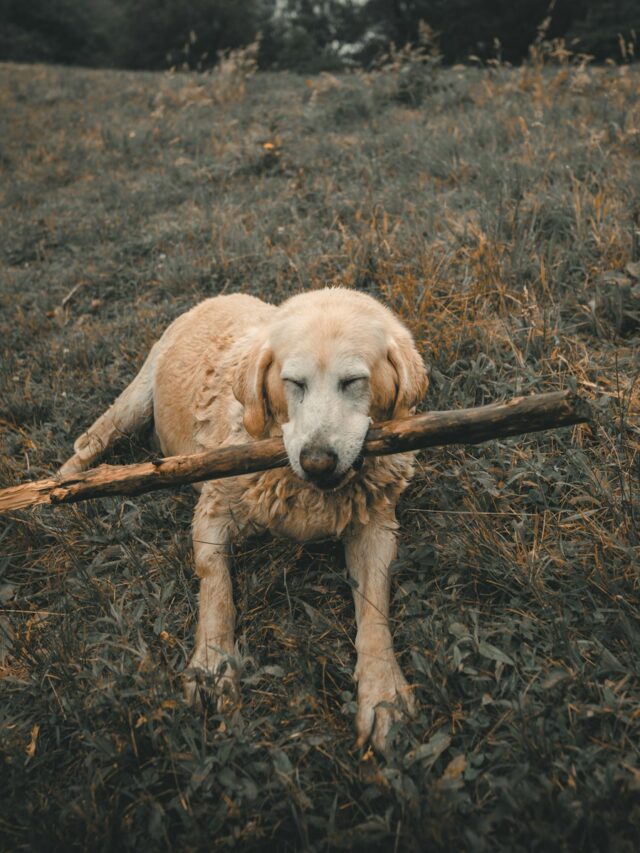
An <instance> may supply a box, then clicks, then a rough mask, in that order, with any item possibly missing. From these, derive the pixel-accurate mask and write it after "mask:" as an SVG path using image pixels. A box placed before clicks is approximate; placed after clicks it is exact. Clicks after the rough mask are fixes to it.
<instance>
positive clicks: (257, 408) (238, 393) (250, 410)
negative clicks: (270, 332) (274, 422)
mask: <svg viewBox="0 0 640 853" xmlns="http://www.w3.org/2000/svg"><path fill="white" fill-rule="evenodd" d="M272 362H273V351H272V349H271V347H270V346H269V344H268V343H267V342H266V341H263V340H260V341H257V342H256V343H255V344H254V345H253V346H250V347H248V348H247V350H246V351H245V353H244V355H243V356H242V358H241V359H240V361H239V363H238V365H237V367H236V371H235V375H234V377H233V383H232V386H231V387H232V390H233V394H234V396H235V398H236V400H238V401H239V402H240V403H242V405H243V406H244V417H243V419H242V420H243V424H244V428H245V429H246V431H247V432H248V433H249V435H252V436H253V437H254V438H260V437H261V436H263V435H264V434H265V432H266V429H267V423H268V420H269V418H270V412H269V403H268V396H267V372H268V370H269V368H270V366H271V364H272Z"/></svg>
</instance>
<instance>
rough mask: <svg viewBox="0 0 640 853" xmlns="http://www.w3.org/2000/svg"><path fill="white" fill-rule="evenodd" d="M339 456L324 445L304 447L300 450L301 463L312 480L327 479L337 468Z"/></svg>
mask: <svg viewBox="0 0 640 853" xmlns="http://www.w3.org/2000/svg"><path fill="white" fill-rule="evenodd" d="M337 464H338V456H337V454H336V453H334V452H333V450H329V449H328V448H324V447H313V448H310V447H304V448H303V449H302V450H301V451H300V465H301V466H302V470H303V471H304V472H305V474H308V475H309V477H310V478H311V479H312V480H326V479H329V478H330V477H331V475H332V474H333V473H334V471H335V470H336V466H337Z"/></svg>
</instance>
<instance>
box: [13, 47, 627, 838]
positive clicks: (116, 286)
mask: <svg viewBox="0 0 640 853" xmlns="http://www.w3.org/2000/svg"><path fill="white" fill-rule="evenodd" d="M250 72H251V67H250V66H249V65H242V63H240V62H238V63H237V66H234V65H233V63H231V64H230V65H227V66H226V69H225V72H224V73H218V74H213V75H209V76H196V75H185V74H172V75H163V74H132V73H124V72H107V71H85V70H78V69H75V70H71V69H64V68H47V67H44V66H18V65H3V66H0V81H1V82H0V102H1V103H0V122H1V125H2V128H1V132H0V168H1V169H2V181H1V183H0V194H1V198H2V209H1V213H0V216H1V217H2V219H1V231H0V235H1V236H0V263H1V264H2V266H1V268H0V269H1V272H0V352H1V361H0V486H3V485H13V484H15V483H18V482H20V481H23V480H25V479H28V478H39V477H42V476H44V475H46V474H49V473H50V472H51V471H53V470H55V468H56V466H57V465H59V464H60V463H61V462H62V461H63V460H64V459H65V458H66V457H67V456H68V455H69V453H70V451H71V446H72V441H73V439H74V438H75V437H76V436H77V435H78V434H79V433H80V432H81V431H82V430H83V428H85V427H86V426H87V425H88V424H89V423H91V421H92V420H93V419H94V418H95V417H96V416H97V415H98V414H99V413H100V412H102V411H103V410H104V408H105V407H106V406H107V405H108V404H109V403H110V402H111V401H112V400H113V398H114V397H115V396H116V395H117V394H118V393H119V392H120V391H121V390H122V388H123V387H124V386H125V385H126V384H127V382H128V381H129V380H130V379H131V378H132V377H133V375H134V374H135V372H136V370H137V369H138V367H139V366H140V365H141V363H142V360H143V359H144V356H145V353H146V351H147V350H148V348H149V346H150V344H151V343H152V342H153V341H154V339H155V338H156V337H157V336H158V334H159V333H160V332H161V330H162V329H163V327H164V326H165V325H166V324H167V322H168V321H169V320H171V319H172V318H174V317H175V316H177V315H178V314H179V313H180V312H182V311H183V310H185V309H186V308H188V307H189V306H191V305H193V304H194V303H195V302H196V301H198V300H200V299H202V298H203V297H207V296H211V295H213V294H217V293H230V292H234V291H243V292H247V293H252V294H255V295H258V296H260V297H262V298H265V299H269V300H273V301H279V300H282V299H283V298H285V297H286V296H288V295H289V294H291V293H294V292H297V291H299V290H300V289H307V288H313V287H318V286H323V285H325V284H342V285H346V286H350V287H355V288H358V289H361V290H363V291H366V292H368V293H372V294H374V295H376V296H378V297H380V298H382V299H384V300H386V301H387V302H388V304H390V305H391V306H393V307H394V308H395V309H396V310H397V311H398V312H399V313H400V314H401V316H402V317H403V318H404V319H405V321H406V322H407V323H408V325H409V326H410V327H411V329H412V330H413V332H414V334H415V336H416V339H417V341H418V343H419V346H420V348H421V351H422V352H423V353H424V356H425V359H426V361H427V362H428V364H429V365H430V368H431V386H430V390H429V393H428V396H427V398H426V399H425V402H424V408H425V409H446V408H457V407H461V406H472V405H479V404H482V403H484V402H489V401H492V400H500V399H507V398H509V397H510V396H513V395H516V394H523V393H524V394H528V393H533V392H540V391H546V390H552V389H561V388H573V389H577V390H578V391H579V392H581V393H582V394H584V395H585V396H586V397H588V398H589V399H591V400H592V402H593V405H594V410H595V412H596V421H595V423H594V426H593V427H592V428H588V427H586V426H584V427H583V426H581V427H575V428H571V429H569V428H565V429H560V430H556V431H550V432H548V433H544V434H535V435H527V436H523V437H520V438H513V439H509V440H503V441H493V442H488V443H486V444H484V445H482V446H479V447H473V448H464V449H463V448H447V449H434V450H430V451H428V452H424V453H422V454H420V456H419V464H418V473H417V476H416V478H415V480H414V481H413V483H412V485H411V487H410V489H409V490H408V491H407V492H406V494H405V496H404V498H403V500H402V503H401V506H400V508H399V520H400V524H401V528H400V535H399V542H400V547H399V556H398V560H397V562H396V563H395V567H394V584H393V599H392V624H393V628H394V634H395V644H396V648H397V649H398V650H399V652H400V658H401V662H402V666H403V669H404V671H405V673H406V675H407V677H408V680H409V681H410V682H411V683H412V684H413V685H414V688H415V695H416V698H417V700H418V701H419V704H420V712H419V714H418V716H417V718H416V719H415V720H414V721H412V722H411V723H409V724H408V725H406V726H404V727H400V728H399V730H398V732H397V735H396V740H395V747H394V749H393V751H392V753H391V755H390V756H389V758H388V760H386V761H385V760H382V759H379V758H377V757H376V756H375V755H373V754H372V753H371V752H365V753H364V754H363V753H362V752H361V751H359V750H357V749H356V748H355V746H354V740H355V738H354V726H353V723H354V714H355V689H354V683H353V680H352V671H353V667H354V663H355V653H354V648H353V642H354V619H353V610H352V602H351V596H350V589H349V585H348V583H347V580H346V577H345V572H344V565H343V560H342V555H341V552H340V548H339V547H338V546H337V545H336V544H335V543H326V544H322V545H319V546H313V547H303V546H296V545H291V544H286V543H280V542H275V543H274V542H271V541H268V540H261V541H258V542H255V543H253V544H252V545H251V547H249V548H248V549H246V550H243V551H242V552H239V553H237V554H236V555H235V560H234V565H235V573H234V585H235V596H236V601H237V605H238V649H239V654H240V655H241V657H242V662H243V671H242V675H241V683H242V696H243V699H242V705H241V707H239V708H238V709H237V710H236V711H235V712H234V713H233V714H231V715H230V716H226V717H222V716H219V715H218V714H217V713H214V712H213V711H212V710H209V711H208V713H206V714H205V715H204V716H201V715H199V714H197V713H194V711H193V710H192V709H191V708H189V707H187V706H186V705H185V704H184V703H183V701H182V698H181V697H182V693H181V672H182V670H183V668H184V666H185V664H186V661H187V659H188V656H189V652H190V648H191V643H192V638H193V632H194V626H195V612H196V595H197V581H196V578H195V577H194V574H193V565H192V556H191V548H190V541H189V523H190V517H191V512H192V509H193V505H194V496H193V494H192V491H191V490H190V489H189V488H183V489H181V490H178V491H175V492H159V493H155V494H150V495H145V496H142V497H139V498H135V499H109V500H106V499H105V500H96V501H92V502H88V503H85V504H78V505H76V506H72V507H60V508H49V507H43V508H39V509H37V510H34V511H31V512H28V511H24V512H20V513H15V514H14V515H12V516H9V517H5V518H3V519H2V522H1V525H0V603H1V607H2V611H1V613H0V664H1V668H0V676H1V677H0V693H1V695H2V702H1V704H0V749H1V756H0V760H1V761H2V767H1V770H0V847H2V848H3V849H11V850H23V849H32V850H43V851H44V850H46V851H52V850H65V851H68V850H76V849H92V850H112V849H113V850H115V849H117V850H126V849H141V848H144V849H150V850H151V849H158V850H161V849H180V850H205V849H206V850H211V849H215V850H217V849H226V848H228V847H236V848H237V849H241V850H283V851H284V850H318V851H320V850H323V851H324V850H333V849H356V850H357V849H363V850H364V849H366V850H378V849H379V850H409V851H417V850H427V849H428V850H434V851H447V850H477V851H485V850H486V851H491V853H494V852H495V851H525V850H541V851H555V850H580V851H588V850H598V851H605V850H610V851H616V853H618V851H632V850H634V851H635V850H637V849H639V847H640V805H639V803H640V755H639V744H640V710H639V709H640V681H639V680H638V674H639V670H640V654H639V653H640V624H639V621H638V600H639V595H638V591H639V583H640V571H639V563H640V560H639V559H638V558H639V553H638V511H639V505H638V482H639V458H640V456H639V452H640V430H639V427H638V419H637V418H638V410H639V403H640V392H639V385H640V383H639V382H638V373H639V365H640V359H639V344H640V289H639V277H640V263H639V261H640V231H639V229H640V205H639V202H638V199H639V198H640V100H639V97H638V96H639V94H640V71H639V70H638V69H636V68H634V67H633V66H615V65H609V66H605V67H601V68H595V67H589V66H588V65H584V63H581V62H580V61H578V60H574V59H572V58H571V57H570V56H567V55H563V54H559V55H558V54H556V55H555V56H545V55H544V53H543V52H538V53H537V54H534V55H533V57H532V59H531V61H530V62H529V63H528V64H526V65H524V66H523V67H522V68H519V69H512V68H508V67H502V66H499V65H494V66H492V67H490V68H475V67H466V68H462V67H460V68H454V69H447V70H443V69H438V68H437V67H435V66H433V65H427V66H424V65H421V64H420V62H419V61H418V59H416V58H415V57H413V58H412V56H411V55H410V54H409V55H405V56H404V57H401V58H397V60H396V61H394V62H392V63H390V64H389V65H388V66H387V67H386V68H384V69H381V70H378V71H375V72H371V73H369V74H363V73H354V74H347V75H343V76H340V77H332V76H330V75H321V76H320V77H316V78H313V79H308V80H307V79H304V78H301V77H295V76H292V75H287V74H284V73H283V74H257V75H254V76H252V75H251V73H250ZM152 452H153V450H152V448H151V445H150V444H149V442H148V439H147V437H145V436H142V437H141V438H140V439H139V440H137V441H131V442H125V443H124V444H123V445H122V446H121V447H120V448H119V449H118V451H117V452H116V453H114V454H113V455H112V456H111V461H124V462H128V461H134V460H139V459H144V458H148V457H149V456H150V454H151V453H152Z"/></svg>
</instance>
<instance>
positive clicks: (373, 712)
mask: <svg viewBox="0 0 640 853" xmlns="http://www.w3.org/2000/svg"><path fill="white" fill-rule="evenodd" d="M415 713H416V702H415V699H414V697H413V693H412V691H411V687H410V686H409V685H408V684H407V682H406V679H405V677H404V675H403V674H402V672H401V671H400V667H399V666H398V664H397V663H396V662H395V660H393V661H388V660H387V661H385V660H379V661H372V662H370V663H368V664H367V666H366V667H365V668H361V669H360V672H359V673H358V712H357V714H356V731H357V733H358V740H357V746H364V744H365V743H366V742H367V741H368V740H371V743H372V745H373V747H374V749H375V750H377V752H379V753H382V754H383V755H384V754H385V753H386V752H387V750H388V747H389V744H388V738H389V730H390V729H391V726H392V725H393V723H395V722H398V721H401V720H403V719H406V717H407V716H410V717H413V716H414V715H415Z"/></svg>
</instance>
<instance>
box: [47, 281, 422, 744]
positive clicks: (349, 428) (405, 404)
mask: <svg viewBox="0 0 640 853" xmlns="http://www.w3.org/2000/svg"><path fill="white" fill-rule="evenodd" d="M426 384H427V382H426V373H425V370H424V366H423V364H422V361H421V359H420V357H419V356H418V353H417V352H416V349H415V346H414V343H413V340H412V338H411V336H410V334H409V332H408V331H407V330H406V329H405V327H404V326H403V325H402V324H401V323H400V322H399V321H398V319H397V318H396V317H395V316H394V315H393V314H392V313H391V312H390V311H389V310H388V309H386V308H385V307H383V306H382V305H381V304H380V303H379V302H377V301H376V300H374V299H372V298H371V297H369V296H366V295H364V294H361V293H357V292H356V291H351V290H346V289H342V288H334V289H326V290H319V291H313V292H310V293H304V294H301V295H298V296H294V297H292V298H291V299H289V300H288V301H286V302H285V303H283V304H282V305H281V306H279V307H275V306H273V305H269V304H267V303H265V302H262V301H261V300H259V299H256V298H254V297H252V296H246V295H241V294H236V295H232V296H219V297H215V298H213V299H208V300H206V301H204V302H202V303H200V304H199V305H197V306H196V307H195V308H193V309H192V310H191V311H189V312H187V313H186V314H183V315H182V316H181V317H178V319H177V320H175V321H174V322H173V323H172V324H171V325H170V326H169V327H168V329H167V330H166V331H165V333H164V335H163V336H162V338H161V339H160V340H159V341H158V342H157V343H156V344H155V345H154V347H153V348H152V350H151V352H150V353H149V356H148V358H147V360H146V362H145V363H144V365H143V367H142V369H141V371H140V373H139V374H138V376H137V377H136V378H135V379H134V380H133V382H132V383H131V384H130V385H129V386H128V388H126V389H125V391H124V392H123V393H122V394H121V395H120V397H118V399H117V400H116V402H115V403H114V404H113V405H112V406H111V408H109V409H108V410H107V411H106V412H105V413H104V414H103V415H102V416H101V417H100V418H98V420H97V421H96V422H95V423H94V424H93V426H91V427H90V428H89V429H88V430H87V432H86V433H84V434H83V435H82V436H80V438H79V439H78V440H77V441H76V443H75V454H74V456H72V457H71V458H70V459H69V460H68V461H67V462H66V463H65V465H63V467H62V469H61V472H62V473H71V472H73V471H78V470H83V469H85V468H87V467H89V466H90V465H92V464H93V463H94V462H95V461H96V460H97V459H98V458H99V457H100V456H101V455H102V454H103V453H104V451H105V450H107V448H108V447H109V446H110V445H112V444H113V442H114V441H115V440H117V439H118V437H119V436H121V435H123V434H129V433H131V432H133V431H135V430H137V429H139V428H141V427H142V426H143V425H144V424H146V423H148V422H149V421H150V420H151V419H152V418H153V421H154V426H155V431H156V434H157V437H158V439H159V442H160V446H161V448H162V451H163V452H164V453H165V454H167V455H174V454H179V453H193V452H197V451H200V450H203V449H210V448H215V447H223V446H225V445H230V444H241V443H244V442H247V441H252V440H256V439H259V438H261V437H264V436H267V435H283V438H284V441H285V447H286V450H287V454H288V456H289V461H290V463H291V467H287V468H281V469H277V470H274V471H267V472H264V473H260V474H250V475H245V476H240V477H233V478H230V479H226V480H216V481H209V482H206V483H204V484H202V485H201V486H200V487H199V491H200V497H199V499H198V504H197V507H196V510H195V515H194V521H193V544H194V553H195V565H196V571H197V573H198V575H199V577H200V616H199V622H198V628H197V632H196V642H195V649H194V652H193V656H192V658H191V661H190V664H189V667H188V670H187V678H186V693H187V696H188V698H190V699H191V700H193V701H196V702H197V701H199V699H200V698H201V689H200V688H199V687H198V684H197V674H198V672H199V671H204V672H208V673H212V674H214V675H216V676H217V678H216V680H215V684H216V688H215V689H216V692H217V694H218V697H219V700H220V701H222V702H223V703H224V702H226V701H229V699H230V698H231V699H233V698H234V697H235V696H236V695H237V688H236V680H235V672H236V668H235V667H234V666H233V662H234V661H233V658H234V622H235V608H234V604H233V599H232V591H231V580H230V576H229V551H230V545H231V543H232V542H234V541H238V540H239V539H242V538H244V537H246V536H249V535H251V534H252V533H255V532H259V531H265V530H268V531H271V532H272V533H273V534H274V535H276V536H284V537H289V538H293V539H296V540H298V541H307V540H311V539H318V538H328V537H338V538H340V539H342V541H343V543H344V547H345V555H346V561H347V568H348V571H349V574H350V576H351V578H352V579H353V581H354V602H355V611H356V622H357V635H356V651H357V664H356V672H355V675H356V679H357V682H358V713H357V718H356V727H357V732H358V742H359V743H360V744H364V743H365V742H366V741H367V739H369V738H371V740H372V742H373V744H374V746H376V748H378V749H380V750H384V748H385V744H386V740H387V735H388V732H389V728H390V726H391V724H392V722H393V721H394V720H395V719H397V718H398V717H399V716H400V715H401V713H402V711H407V712H409V713H411V712H413V710H414V701H413V697H412V694H411V690H410V688H409V686H408V684H407V682H406V681H405V679H404V676H403V675H402V673H401V671H400V668H399V666H398V664H397V662H396V658H395V655H394V652H393V645H392V638H391V632H390V629H389V621H388V613H389V565H390V563H391V561H392V560H393V558H394V555H395V531H396V527H397V523H396V519H395V507H396V503H397V501H398V498H399V496H400V494H401V493H402V491H403V490H404V488H405V487H406V485H407V483H408V480H409V478H410V476H411V474H412V472H413V457H412V454H398V455H394V456H387V457H376V458H367V459H366V460H364V461H363V460H362V458H361V456H360V451H361V448H362V443H363V441H364V437H365V434H366V431H367V429H368V427H369V424H370V423H371V421H372V420H381V419H384V418H386V417H392V416H402V415H403V414H407V413H408V412H409V411H411V409H412V407H413V406H414V405H415V404H416V403H417V402H418V401H419V400H420V398H421V397H422V395H423V394H424V392H425V390H426ZM305 453H306V454H307V457H306V459H305ZM318 454H320V455H319V456H318ZM309 458H311V459H312V462H311V463H309V461H308V459H309ZM318 459H319V460H320V462H318ZM312 463H315V464H316V466H317V465H321V470H320V471H319V472H318V471H317V470H316V468H314V467H313V464H312ZM325 469H326V470H325Z"/></svg>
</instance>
